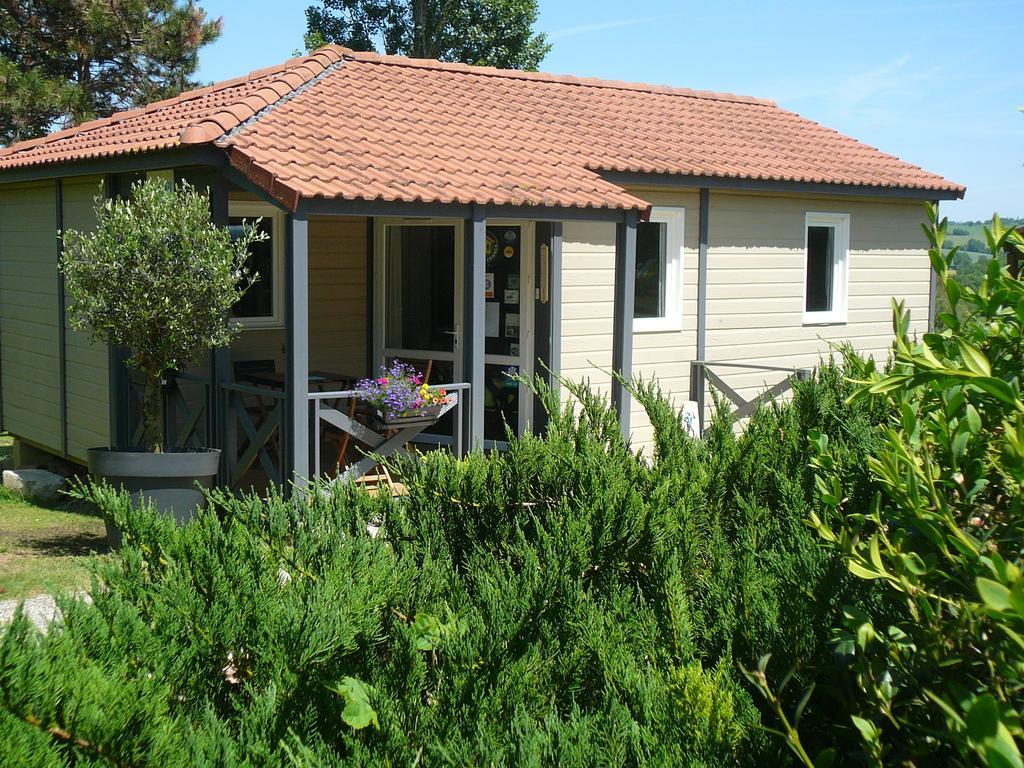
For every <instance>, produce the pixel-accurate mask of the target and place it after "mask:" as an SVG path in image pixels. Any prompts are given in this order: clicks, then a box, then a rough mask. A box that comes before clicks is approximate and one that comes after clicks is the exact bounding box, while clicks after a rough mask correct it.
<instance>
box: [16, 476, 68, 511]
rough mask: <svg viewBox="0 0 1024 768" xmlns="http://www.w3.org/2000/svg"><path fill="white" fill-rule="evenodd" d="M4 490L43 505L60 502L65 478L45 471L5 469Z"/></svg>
mask: <svg viewBox="0 0 1024 768" xmlns="http://www.w3.org/2000/svg"><path fill="white" fill-rule="evenodd" d="M4 488H6V489H7V490H9V491H13V492H14V493H18V494H21V495H22V496H24V497H25V498H27V499H32V500H33V501H38V502H41V503H43V504H54V503H56V502H57V501H59V500H60V494H61V491H63V490H64V478H63V477H61V476H60V475H58V474H55V473H53V472H50V471H48V470H45V469H5V470H4Z"/></svg>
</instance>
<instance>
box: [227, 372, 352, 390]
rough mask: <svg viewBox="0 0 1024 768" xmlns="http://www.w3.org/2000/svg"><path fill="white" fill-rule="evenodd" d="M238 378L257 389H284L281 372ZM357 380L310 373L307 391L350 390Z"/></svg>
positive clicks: (321, 373) (254, 373) (341, 376)
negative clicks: (257, 387)
mask: <svg viewBox="0 0 1024 768" xmlns="http://www.w3.org/2000/svg"><path fill="white" fill-rule="evenodd" d="M240 378H243V379H245V381H247V382H249V383H250V384H255V385H256V386H259V387H270V388H271V389H284V388H285V373H284V372H283V371H251V372H246V373H245V374H244V375H242V376H241V377H240ZM358 378H359V377H358V376H350V375H349V374H347V373H336V372H333V371H310V372H309V391H310V392H335V391H337V392H341V391H344V390H348V389H352V388H353V387H354V386H355V383H356V381H357V380H358Z"/></svg>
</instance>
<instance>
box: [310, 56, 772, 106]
mask: <svg viewBox="0 0 1024 768" xmlns="http://www.w3.org/2000/svg"><path fill="white" fill-rule="evenodd" d="M321 50H322V49H321ZM342 50H343V51H345V57H346V58H348V59H351V60H353V61H362V62H367V63H374V64H385V65H391V66H397V67H412V68H415V69H434V70H440V71H444V72H462V73H465V74H471V75H480V76H483V77H504V78H508V79H510V80H534V81H538V82H546V83H557V84H560V85H576V86H585V87H592V88H611V89H614V90H621V91H637V92H641V93H659V94H665V95H668V96H684V97H688V98H694V99H709V100H712V101H731V102H736V103H740V104H755V105H762V106H766V107H774V106H777V105H776V103H775V102H774V101H772V100H771V99H760V98H757V97H756V96H743V95H739V94H735V93H726V92H719V91H706V90H696V89H693V88H680V87H677V86H671V85H656V84H651V83H638V82H629V81H626V80H606V79H604V78H600V77H580V76H578V75H559V74H554V73H550V72H531V71H528V70H522V69H501V68H499V67H489V66H481V65H475V64H463V63H462V62H449V61H438V60H436V59H416V58H412V57H409V56H397V55H394V54H382V53H376V52H375V51H350V50H348V49H347V48H343V49H342Z"/></svg>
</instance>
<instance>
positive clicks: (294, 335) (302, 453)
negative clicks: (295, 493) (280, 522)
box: [281, 210, 310, 491]
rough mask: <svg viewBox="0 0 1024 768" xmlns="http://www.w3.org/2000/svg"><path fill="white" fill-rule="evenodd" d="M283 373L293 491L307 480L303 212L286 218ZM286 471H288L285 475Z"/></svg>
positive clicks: (306, 249) (306, 292)
mask: <svg viewBox="0 0 1024 768" xmlns="http://www.w3.org/2000/svg"><path fill="white" fill-rule="evenodd" d="M288 223H289V227H288V266H287V269H286V270H285V271H286V285H287V292H286V294H285V302H286V305H287V313H286V319H285V323H286V327H287V351H288V355H287V357H288V361H287V373H286V376H285V378H286V384H285V391H286V396H287V400H286V403H285V413H286V423H287V426H288V429H287V434H286V435H285V439H284V440H282V444H285V442H286V441H287V456H288V460H287V461H286V462H285V466H284V471H283V472H282V478H281V479H282V480H283V481H285V482H287V478H288V477H289V476H290V478H291V480H292V482H293V483H294V484H295V488H296V490H299V491H301V490H302V489H303V488H305V487H306V482H307V479H308V477H309V435H310V427H309V221H308V219H307V218H306V214H305V212H304V211H301V210H299V211H296V212H295V213H293V214H292V215H291V216H289V217H288ZM289 470H290V471H289Z"/></svg>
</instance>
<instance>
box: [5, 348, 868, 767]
mask: <svg viewBox="0 0 1024 768" xmlns="http://www.w3.org/2000/svg"><path fill="white" fill-rule="evenodd" d="M565 386H566V387H568V388H569V389H570V391H571V392H572V394H573V395H574V398H575V400H576V401H577V402H578V406H577V407H576V408H572V407H570V406H568V405H565V406H563V405H562V404H561V402H560V399H559V395H558V394H557V393H553V392H550V391H546V390H543V388H541V390H540V396H541V397H542V398H543V400H544V402H545V405H546V407H547V409H548V411H549V412H550V419H549V429H548V431H547V433H546V434H545V435H544V436H543V437H529V436H528V437H524V438H522V439H519V440H512V441H511V446H510V450H509V451H508V452H507V453H494V454H490V455H487V456H484V455H482V454H476V455H472V456H470V457H468V458H466V459H463V460H458V459H455V458H454V457H452V456H450V455H448V454H445V453H440V452H437V453H431V454H428V455H426V456H424V457H422V459H421V460H419V461H417V462H415V463H409V464H405V465H403V466H402V467H400V469H401V471H402V472H403V473H404V479H405V482H406V484H407V486H408V487H409V494H408V495H407V496H406V497H404V498H401V499H398V500H392V499H389V498H377V499H372V498H370V497H368V496H366V495H365V494H361V493H357V492H355V491H350V490H346V489H343V488H335V489H333V490H332V491H331V492H330V493H327V494H320V493H313V494H311V495H310V496H309V497H308V501H306V502H305V503H295V502H289V501H285V500H283V499H281V498H276V497H274V498H270V499H268V500H261V499H258V498H254V497H247V498H241V499H237V498H232V497H229V496H226V495H223V494H215V495H214V496H213V498H212V499H211V504H210V506H209V508H208V509H207V510H206V511H205V512H204V513H203V514H202V515H201V516H200V517H199V518H198V519H197V520H196V521H194V522H193V523H192V524H191V525H189V526H187V527H184V528H177V527H175V526H174V525H173V524H171V523H170V522H168V521H167V520H166V519H164V518H161V517H159V516H157V515H154V514H152V513H151V512H149V511H148V510H145V509H142V510H136V509H132V508H131V506H130V504H129V502H128V500H127V497H124V496H118V495H117V494H115V493H113V492H111V491H110V490H108V489H104V488H88V489H84V490H83V491H82V493H83V495H85V496H87V497H88V498H90V499H91V500H92V501H93V502H95V503H96V504H98V505H99V506H100V507H102V508H103V509H104V511H105V512H106V513H107V514H109V515H110V516H111V517H112V518H113V519H114V520H115V522H116V523H117V524H118V526H119V527H120V528H121V529H122V530H123V531H124V532H125V546H124V548H123V549H122V550H121V552H120V554H119V555H118V556H117V557H114V558H110V559H109V560H108V561H106V562H104V563H102V564H100V565H98V566H97V571H96V580H95V583H94V585H93V588H92V594H93V596H94V602H93V603H92V604H91V605H84V604H82V603H79V602H75V601H71V600H67V599H63V600H62V601H61V605H62V607H63V609H64V611H65V621H64V624H63V626H62V627H60V628H54V629H53V630H51V632H50V633H49V634H46V635H40V634H38V633H37V632H35V631H34V630H33V629H32V628H31V627H30V625H29V624H28V622H27V621H26V620H25V619H24V618H18V619H16V620H15V622H14V623H13V624H12V625H11V626H10V627H9V628H7V630H6V631H5V632H4V634H3V635H2V636H0V711H2V712H4V713H6V714H4V715H2V717H3V718H4V720H3V725H4V726H5V727H4V728H0V754H10V755H14V756H20V755H26V756H28V755H33V756H34V759H39V760H42V759H43V758H42V757H39V755H40V754H41V752H40V750H41V749H44V748H45V755H46V756H47V757H46V759H50V758H51V757H52V758H53V760H55V761H57V762H60V761H66V762H76V763H77V762H81V763H82V764H90V762H94V763H96V764H103V763H105V762H107V761H109V762H115V763H120V764H131V765H138V766H145V765H160V766H167V765H172V766H173V765H178V764H188V765H193V764H199V765H203V764H210V765H227V766H231V765H243V764H244V765H257V766H258V765H268V766H269V765H279V764H282V763H294V764H301V765H333V764H346V765H381V764H393V765H399V764H401V765H406V764H417V763H420V764H425V765H438V764H441V765H450V764H459V765H464V764H487V765H516V766H519V765H566V766H574V765H579V766H584V765H608V764H611V765H633V766H640V765H651V766H662V765H678V766H708V767H710V766H723V765H764V764H772V765H776V764H778V765H782V764H785V763H786V762H787V761H788V760H789V756H788V754H787V753H786V747H785V743H784V742H782V741H780V740H778V739H776V738H775V737H773V736H771V735H770V734H768V733H767V732H765V731H764V730H763V729H762V728H761V727H760V722H761V719H762V712H761V711H760V710H759V709H758V706H757V704H756V703H755V701H754V699H753V697H752V695H751V694H752V692H751V690H750V688H749V687H748V686H747V683H746V682H745V681H743V679H742V676H741V675H740V674H739V670H738V667H737V662H740V663H743V664H749V663H752V660H753V659H754V658H755V652H760V651H762V650H763V649H765V648H767V649H769V650H771V651H772V652H773V653H775V654H776V655H777V657H778V658H784V659H788V660H790V661H791V662H792V663H793V665H794V666H795V667H798V673H797V675H798V677H799V678H800V679H806V680H813V679H816V677H817V676H818V675H819V670H820V669H822V668H824V667H826V666H827V665H828V663H829V661H830V659H831V653H832V649H831V645H830V643H829V640H830V638H829V637H828V635H827V632H826V630H825V628H827V627H831V626H833V625H834V624H835V623H837V622H838V621H839V620H840V618H841V606H842V605H843V604H845V603H852V604H857V605H865V606H869V605H870V604H871V602H870V601H871V599H872V595H873V594H874V592H875V589H874V588H873V585H870V584H869V585H866V586H864V587H863V588H862V589H861V590H860V591H859V592H857V591H856V590H855V587H857V586H858V585H863V582H860V581H859V580H858V579H855V578H853V577H852V576H851V575H850V574H849V573H848V572H847V571H846V569H845V568H843V567H842V559H841V555H840V554H839V553H836V552H834V551H833V550H831V549H830V548H828V547H825V546H823V545H822V544H821V542H820V541H819V540H818V538H817V536H816V534H815V532H814V531H813V530H811V529H810V528H809V527H808V526H807V525H806V524H805V518H806V516H807V515H808V514H809V513H810V511H811V510H812V509H813V508H814V505H815V503H816V502H815V498H816V494H817V493H818V491H817V489H816V487H815V485H814V482H813V476H812V474H811V472H810V470H809V469H808V466H809V463H810V460H811V458H812V454H811V445H810V444H809V443H808V441H807V440H806V433H807V431H808V430H809V429H811V428H822V429H825V430H827V431H829V432H830V433H832V434H834V442H833V446H834V447H835V448H836V449H837V452H838V453H837V455H838V456H839V459H838V460H840V461H842V462H844V466H849V467H850V468H851V471H862V472H863V470H861V469H860V468H862V467H863V465H864V463H865V457H866V456H867V455H869V454H870V452H871V451H872V450H873V449H874V448H875V447H877V441H878V435H877V430H876V429H875V428H874V426H873V421H872V419H873V418H874V413H873V412H872V411H871V409H870V407H869V405H867V404H862V403H853V404H850V405H847V404H846V399H847V396H848V395H849V394H850V391H851V390H850V386H849V384H848V383H847V382H846V381H845V379H844V377H843V375H842V373H841V371H840V370H839V369H837V368H835V367H834V366H831V365H826V366H824V367H823V368H822V369H821V370H820V371H819V372H818V374H817V375H816V376H815V378H814V379H813V380H812V381H808V382H804V383H801V384H800V385H799V386H798V387H797V388H796V391H795V393H794V398H793V401H792V402H791V403H786V404H777V405H768V406H765V407H763V408H761V409H760V410H759V411H758V413H756V414H755V415H754V416H753V417H752V418H751V420H750V422H749V426H748V428H747V430H746V432H745V433H743V434H739V435H738V434H736V433H735V431H734V430H733V427H732V424H731V423H730V422H729V420H728V418H726V417H725V416H724V415H720V416H719V418H718V419H717V420H716V422H715V424H714V425H713V426H712V428H711V430H710V432H709V434H708V436H707V437H706V439H704V440H693V439H690V438H689V437H687V436H686V435H685V434H684V432H683V429H682V422H681V415H680V414H679V413H677V412H676V411H675V410H674V409H673V408H672V407H671V406H670V405H669V403H668V401H667V400H666V399H665V398H664V397H662V396H661V393H660V392H659V391H658V388H657V386H656V384H655V383H653V382H639V383H638V384H637V386H636V387H635V393H634V394H635V396H636V397H637V399H638V400H639V402H641V403H642V404H643V405H644V407H645V408H646V409H647V411H648V413H649V414H650V417H651V420H652V423H653V424H654V426H655V449H654V453H653V455H652V456H651V457H650V461H648V460H647V459H646V458H645V457H640V458H638V457H637V456H636V455H635V454H634V453H632V452H631V450H630V449H629V447H628V446H627V445H625V444H624V443H623V440H622V437H621V435H620V431H619V425H618V420H617V418H616V417H615V415H614V413H612V412H611V411H610V410H609V409H608V406H607V402H606V401H605V400H603V399H602V398H600V397H597V396H595V395H594V394H592V393H591V392H590V391H589V390H588V389H587V388H586V387H584V386H580V385H574V384H569V383H567V384H565ZM862 492H863V493H867V491H866V490H865V491H862ZM371 519H372V520H374V521H375V522H376V523H379V524H380V525H381V526H382V527H381V531H382V533H381V534H380V535H379V536H378V537H376V538H375V537H373V536H371V535H369V534H368V532H367V527H366V522H367V520H371ZM805 718H806V720H805V721H806V722H814V723H823V724H828V723H831V722H834V720H835V719H836V718H835V717H834V716H833V715H832V714H831V711H830V710H829V708H828V707H826V706H821V705H817V704H816V705H815V706H812V707H808V711H807V713H806V715H805ZM6 726H9V727H6ZM42 764H45V763H42Z"/></svg>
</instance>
